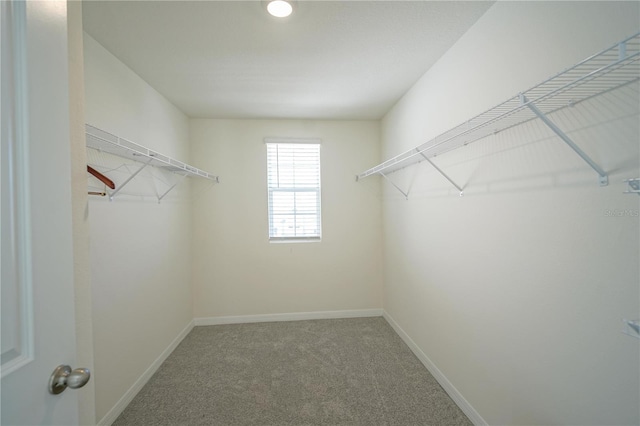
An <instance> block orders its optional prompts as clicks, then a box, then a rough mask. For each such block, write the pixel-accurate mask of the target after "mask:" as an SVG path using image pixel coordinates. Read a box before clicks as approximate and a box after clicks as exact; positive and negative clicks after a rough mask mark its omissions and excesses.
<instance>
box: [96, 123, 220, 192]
mask: <svg viewBox="0 0 640 426" xmlns="http://www.w3.org/2000/svg"><path fill="white" fill-rule="evenodd" d="M85 131H86V135H87V147H88V148H93V149H96V150H98V151H101V152H106V153H108V154H113V155H117V156H118V157H123V158H128V159H131V160H135V161H138V162H142V163H148V165H150V166H155V167H160V168H162V169H165V170H168V171H170V172H173V173H178V174H181V175H185V176H195V177H201V178H205V179H210V180H213V181H216V182H218V181H219V178H218V176H214V175H212V174H211V173H209V172H205V171H204V170H200V169H198V168H197V167H193V166H190V165H188V164H186V163H183V162H182V161H178V160H176V159H173V158H171V157H169V156H166V155H164V154H160V153H159V152H157V151H153V150H150V149H149V148H146V147H144V146H142V145H138V144H137V143H134V142H131V141H128V140H126V139H122V138H119V137H118V136H116V135H114V134H112V133H109V132H106V131H104V130H101V129H98V128H97V127H93V126H91V125H89V124H86V125H85Z"/></svg>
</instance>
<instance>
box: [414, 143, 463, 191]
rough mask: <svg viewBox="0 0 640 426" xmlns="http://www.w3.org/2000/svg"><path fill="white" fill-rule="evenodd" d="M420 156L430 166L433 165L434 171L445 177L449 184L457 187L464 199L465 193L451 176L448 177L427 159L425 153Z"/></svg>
mask: <svg viewBox="0 0 640 426" xmlns="http://www.w3.org/2000/svg"><path fill="white" fill-rule="evenodd" d="M420 155H422V157H423V158H424V159H425V160H426V161H427V162H428V163H429V164H431V165H432V166H433V168H434V169H436V170H437V171H438V173H440V174H441V175H442V176H444V178H445V179H446V180H448V181H449V183H450V184H451V185H453V186H455V187H456V189H457V190H458V191H459V192H460V196H461V197H462V194H463V192H464V191H463V190H462V188H460V187H459V186H458V185H456V183H455V182H454V181H453V180H451V178H450V177H449V176H447V174H446V173H445V172H443V171H442V170H441V169H440V168H439V167H438V166H436V165H435V164H434V163H433V161H431V160H429V158H427V156H426V155H424V153H422V152H420Z"/></svg>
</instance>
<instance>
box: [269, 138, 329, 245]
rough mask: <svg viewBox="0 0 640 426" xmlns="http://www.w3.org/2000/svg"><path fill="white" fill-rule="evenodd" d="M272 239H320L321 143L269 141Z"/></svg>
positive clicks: (270, 227) (270, 234)
mask: <svg viewBox="0 0 640 426" xmlns="http://www.w3.org/2000/svg"><path fill="white" fill-rule="evenodd" d="M267 175H268V176H267V186H268V188H269V239H270V240H288V239H291V240H293V239H320V236H321V226H320V224H321V217H320V216H321V215H320V144H319V143H292V142H287V143H270V142H269V141H267Z"/></svg>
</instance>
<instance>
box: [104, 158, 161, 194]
mask: <svg viewBox="0 0 640 426" xmlns="http://www.w3.org/2000/svg"><path fill="white" fill-rule="evenodd" d="M152 160H153V158H149V160H148V161H147V162H146V163H144V164H143V165H142V166H140V168H139V169H138V170H136V171H135V172H133V174H132V175H131V176H129V177H128V178H127V180H125V181H124V182H122V184H121V185H120V186H119V187H118V188H117V189H116V190H115V191H113V193H112V194H111V195H109V201H113V197H115V196H116V194H117V193H118V192H120V190H121V189H122V188H124V187H125V185H126V184H128V183H129V182H131V179H133V178H134V177H136V176H137V175H138V173H140V172H141V171H142V169H144V168H145V167H147V165H148V164H149V163H150V162H151V161H152Z"/></svg>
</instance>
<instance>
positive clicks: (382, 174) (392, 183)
mask: <svg viewBox="0 0 640 426" xmlns="http://www.w3.org/2000/svg"><path fill="white" fill-rule="evenodd" d="M379 173H380V175H381V176H382V177H383V178H385V179H386V180H387V181H388V182H389V183H390V184H391V185H393V187H394V188H395V189H397V190H398V191H400V192H401V193H402V195H404V198H406V199H407V200H408V199H409V194H408V193H406V192H404V191H403V190H402V189H400V187H399V186H398V185H396V184H395V183H394V182H393V181H392V180H391V179H389V178H388V177H387V176H386V175H385V174H384V173H382V172H379Z"/></svg>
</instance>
